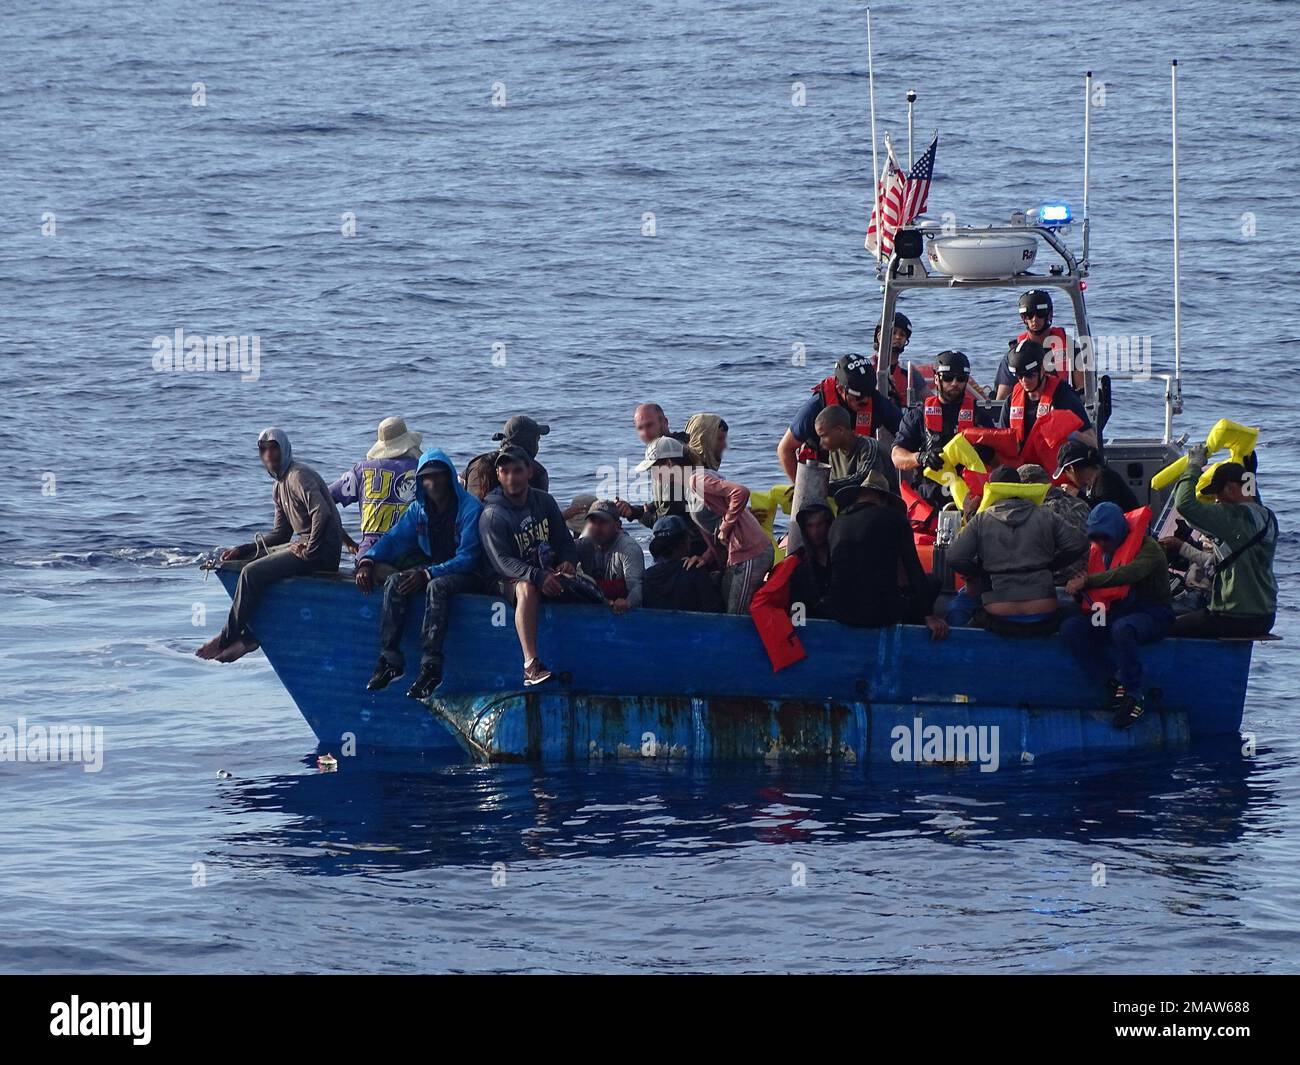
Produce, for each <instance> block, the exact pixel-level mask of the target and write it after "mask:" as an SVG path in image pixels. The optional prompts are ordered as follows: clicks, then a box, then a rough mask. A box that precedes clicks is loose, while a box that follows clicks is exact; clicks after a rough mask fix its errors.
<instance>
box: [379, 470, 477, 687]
mask: <svg viewBox="0 0 1300 1065" xmlns="http://www.w3.org/2000/svg"><path fill="white" fill-rule="evenodd" d="M415 480H416V488H415V500H414V501H413V502H412V503H411V504H410V505H409V506H408V507H407V508H406V510H404V511H403V512H402V516H401V517H400V518H399V519H398V520H397V524H396V525H394V526H393V527H392V528H391V529H389V530H388V531H387V532H386V533H384V535H383V536H381V537H380V538H379V540H378V541H376V542H375V544H374V545H373V546H371V547H370V548H369V549H368V550H367V551H366V552H365V553H364V554H362V556H361V557H360V558H359V559H358V560H357V573H356V582H357V587H358V588H359V589H360V590H361V592H362V593H363V594H365V595H369V594H370V593H371V591H372V590H373V589H374V587H375V572H376V569H377V567H378V566H381V565H386V566H393V565H405V566H406V567H407V568H405V569H401V570H399V571H397V572H394V573H392V574H391V575H390V576H389V577H387V579H385V580H384V582H383V586H384V601H383V605H382V606H381V608H380V613H379V664H378V665H376V666H375V672H374V674H373V675H372V676H371V678H370V683H368V684H367V685H366V688H367V690H369V691H372V692H373V691H382V690H383V689H384V688H387V687H388V685H389V684H391V683H392V682H393V681H394V680H396V679H397V678H398V677H400V676H401V675H402V673H403V672H404V671H405V657H404V655H403V653H402V629H403V627H404V624H405V621H406V608H407V605H408V604H409V603H410V601H411V600H412V599H413V598H414V597H415V596H417V595H420V594H421V593H423V595H424V622H423V624H422V625H421V627H420V649H421V654H420V672H419V674H417V676H416V678H415V683H414V684H412V685H411V687H410V689H409V690H408V691H407V693H406V694H407V695H409V696H410V697H411V698H412V699H427V698H428V697H429V696H430V695H431V694H432V693H433V690H434V689H435V688H436V687H438V685H439V684H441V683H442V667H443V657H442V645H443V641H444V639H445V638H446V635H447V614H448V612H449V611H450V609H451V597H452V596H453V595H456V594H457V593H459V592H476V591H478V590H479V589H480V588H481V587H482V575H481V573H480V570H481V569H482V564H483V550H482V548H481V547H480V546H479V539H478V519H479V513H480V512H481V511H482V509H483V507H482V504H480V503H479V501H478V500H477V499H475V498H474V497H473V496H472V495H470V494H469V492H468V490H466V489H465V488H464V487H462V486H461V484H460V482H459V481H457V480H456V468H455V466H453V465H452V462H451V459H449V458H448V457H447V456H446V454H444V453H443V452H442V451H441V450H439V449H438V448H430V449H429V450H428V451H425V452H424V453H423V454H422V455H421V456H420V460H419V463H418V465H417V466H416V474H415ZM413 559H414V560H417V561H416V564H414V565H412V564H410V563H411V560H413Z"/></svg>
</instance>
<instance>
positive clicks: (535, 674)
mask: <svg viewBox="0 0 1300 1065" xmlns="http://www.w3.org/2000/svg"><path fill="white" fill-rule="evenodd" d="M550 679H551V671H550V670H549V669H547V668H546V667H545V666H544V665H542V660H541V659H540V658H534V659H533V660H532V662H530V663H529V664H528V665H526V666H524V687H525V688H531V687H532V686H533V685H534V684H544V683H546V681H548V680H550Z"/></svg>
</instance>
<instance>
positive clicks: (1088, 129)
mask: <svg viewBox="0 0 1300 1065" xmlns="http://www.w3.org/2000/svg"><path fill="white" fill-rule="evenodd" d="M1091 139H1092V71H1091V70H1089V71H1088V72H1087V73H1085V74H1084V75H1083V261H1082V262H1081V263H1080V264H1079V265H1080V266H1081V267H1082V268H1083V269H1084V270H1085V271H1086V270H1087V269H1088V161H1089V160H1088V149H1089V141H1090V140H1091Z"/></svg>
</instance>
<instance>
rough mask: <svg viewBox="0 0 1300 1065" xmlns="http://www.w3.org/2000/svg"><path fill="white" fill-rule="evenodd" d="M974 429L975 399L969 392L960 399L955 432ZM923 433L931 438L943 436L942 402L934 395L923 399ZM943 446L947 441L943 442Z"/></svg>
mask: <svg viewBox="0 0 1300 1065" xmlns="http://www.w3.org/2000/svg"><path fill="white" fill-rule="evenodd" d="M974 428H975V397H974V396H972V395H971V394H970V393H969V392H967V393H965V394H964V395H963V396H962V397H961V409H960V410H958V411H957V428H956V430H955V431H956V432H957V433H960V432H961V431H962V430H963V429H974ZM925 431H926V432H927V433H930V434H931V435H933V436H942V435H943V400H941V399H940V398H939V397H938V396H936V395H933V394H931V395H928V396H926V397H925ZM943 442H944V443H945V444H946V443H947V442H948V441H946V440H945V441H943Z"/></svg>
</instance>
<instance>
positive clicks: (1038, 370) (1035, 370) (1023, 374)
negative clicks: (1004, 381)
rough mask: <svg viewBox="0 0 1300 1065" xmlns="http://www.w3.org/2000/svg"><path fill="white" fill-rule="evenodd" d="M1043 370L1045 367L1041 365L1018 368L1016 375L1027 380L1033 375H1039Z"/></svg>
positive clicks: (1022, 379)
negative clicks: (1025, 368)
mask: <svg viewBox="0 0 1300 1065" xmlns="http://www.w3.org/2000/svg"><path fill="white" fill-rule="evenodd" d="M1042 372H1043V368H1042V367H1041V366H1035V367H1033V368H1031V369H1028V370H1017V371H1016V377H1017V378H1018V379H1019V380H1021V381H1027V380H1028V379H1029V378H1031V377H1037V376H1038V375H1039V374H1040V373H1042Z"/></svg>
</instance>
